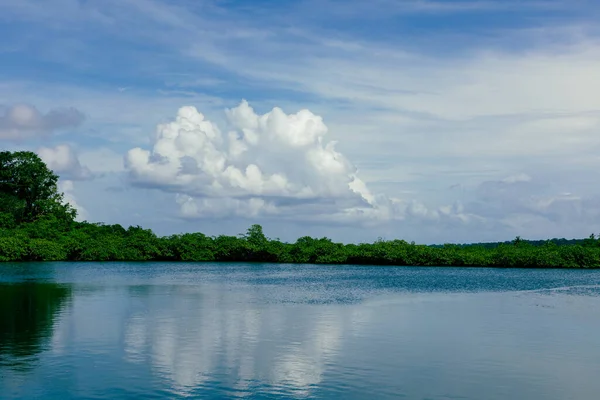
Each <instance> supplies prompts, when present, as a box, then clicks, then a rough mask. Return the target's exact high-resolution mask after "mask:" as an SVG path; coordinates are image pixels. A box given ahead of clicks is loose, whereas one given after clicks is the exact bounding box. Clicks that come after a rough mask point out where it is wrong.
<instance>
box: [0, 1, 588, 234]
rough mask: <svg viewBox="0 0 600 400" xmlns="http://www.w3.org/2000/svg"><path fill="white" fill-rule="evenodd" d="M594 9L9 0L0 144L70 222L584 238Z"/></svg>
mask: <svg viewBox="0 0 600 400" xmlns="http://www.w3.org/2000/svg"><path fill="white" fill-rule="evenodd" d="M598 17H600V5H599V4H597V3H596V2H594V1H585V0H579V1H577V0H576V1H569V2H567V1H559V0H551V1H535V0H532V1H516V0H507V1H494V0H488V1H483V0H482V1H479V0H477V1H447V0H446V1H424V0H420V1H419V0H414V1H413V0H404V1H403V0H398V1H392V0H376V1H369V2H365V1H352V0H351V1H333V0H321V1H316V0H305V1H288V2H276V1H253V2H244V1H219V0H212V1H200V0H197V1H184V0H180V1H170V2H166V1H158V0H120V1H113V0H105V1H93V0H86V1H82V0H48V1H43V2H41V1H36V0H18V1H17V0H0V36H1V37H2V38H3V40H2V41H1V42H0V57H1V60H2V62H1V63H0V144H1V145H2V147H4V148H7V149H10V150H16V149H28V150H33V151H37V152H38V153H39V154H40V155H41V156H42V157H43V158H44V159H45V160H46V161H47V162H48V164H49V165H50V166H51V167H52V168H54V169H55V170H56V171H57V173H59V175H60V176H61V188H62V189H63V190H64V191H65V193H66V197H67V198H68V199H69V201H71V202H73V204H75V205H76V206H77V207H78V209H79V210H80V216H81V218H83V219H88V220H92V221H105V222H107V223H121V224H124V225H128V224H140V225H143V226H147V227H151V228H152V229H154V230H156V231H157V232H158V233H160V234H170V233H175V232H184V231H203V232H205V233H207V234H221V233H226V234H236V233H239V232H243V231H244V230H245V229H246V227H247V226H249V225H250V224H252V223H261V224H262V225H264V227H265V230H266V232H267V234H268V235H269V236H272V237H280V238H282V239H285V240H294V239H295V238H296V237H298V236H302V235H312V236H329V237H332V238H334V239H336V240H343V241H372V240H375V239H376V238H378V237H385V238H404V239H407V240H415V241H418V242H424V243H434V242H435V243H439V242H465V241H480V240H505V239H511V238H513V237H514V236H516V235H521V236H523V237H528V238H547V237H555V236H556V237H582V236H588V235H589V234H590V233H592V232H596V233H598V232H599V231H600V190H598V189H596V186H597V185H596V183H595V182H596V181H597V177H596V172H595V171H597V169H598V166H600V165H599V164H600V158H599V156H598V154H599V150H600V137H599V135H598V133H599V131H600V130H599V127H600V97H598V93H600V42H599V41H598V38H599V33H600V32H598V28H597V24H596V23H595V21H597V20H598ZM227 110H229V111H227ZM302 110H305V111H302Z"/></svg>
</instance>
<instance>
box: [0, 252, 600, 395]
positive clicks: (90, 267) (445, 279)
mask: <svg viewBox="0 0 600 400" xmlns="http://www.w3.org/2000/svg"><path fill="white" fill-rule="evenodd" d="M599 376H600V271H584V270H581V271H574V270H508V269H507V270H503V269H474V268H471V269H470V268H404V267H362V266H361V267H358V266H299V265H295V266H294V265H259V264H254V265H252V264H245V265H244V264H164V263H163V264H161V263H127V264H122V263H81V264H76V263H71V264H67V263H44V264H0V398H6V399H12V398H27V399H29V398H31V399H33V398H48V399H68V398H89V399H120V398H132V399H133V398H184V397H186V398H203V399H211V398H236V397H239V398H244V397H245V398H256V399H260V398H264V399H269V398H319V399H327V398H334V399H339V398H343V399H385V398H406V399H432V400H433V399H561V400H564V399H578V400H580V399H597V398H599V396H600V379H599V378H598V377H599Z"/></svg>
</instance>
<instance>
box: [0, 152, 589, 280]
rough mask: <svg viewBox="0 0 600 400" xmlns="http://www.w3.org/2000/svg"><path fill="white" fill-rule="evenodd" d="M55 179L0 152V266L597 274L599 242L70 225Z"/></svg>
mask: <svg viewBox="0 0 600 400" xmlns="http://www.w3.org/2000/svg"><path fill="white" fill-rule="evenodd" d="M57 180H58V177H57V176H56V175H55V174H54V173H53V172H52V171H50V170H49V169H48V168H47V167H46V165H45V164H44V163H43V162H42V161H41V160H40V159H39V157H38V156H37V155H35V154H34V153H31V152H15V153H11V152H0V261H61V260H69V261H150V260H161V261H256V262H280V263H325V264H375V265H431V266H449V265H454V266H494V267H550V268H560V267H564V268H598V267H600V240H599V239H596V238H595V237H594V236H593V235H592V236H590V238H588V239H583V240H576V241H568V240H566V239H554V240H549V241H544V242H541V241H538V242H528V241H525V240H522V239H520V238H518V237H517V238H516V239H515V240H513V241H512V242H506V243H494V244H475V245H450V244H446V245H440V246H426V245H417V244H414V243H407V242H405V241H404V240H391V241H385V240H378V241H376V242H375V243H371V244H342V243H335V242H333V241H332V240H330V239H328V238H321V239H314V238H311V237H302V238H300V239H298V240H297V241H296V242H295V243H284V242H281V241H279V240H273V239H268V238H267V237H266V236H265V235H264V233H263V230H262V227H261V226H260V225H252V226H251V227H250V228H249V229H248V231H247V232H246V234H244V235H240V236H224V235H221V236H216V237H209V236H206V235H204V234H202V233H185V234H179V235H172V236H168V237H159V236H157V235H156V234H154V233H153V232H152V231H151V230H149V229H143V228H141V227H139V226H135V227H133V226H132V227H129V228H124V227H122V226H120V225H105V224H102V223H89V222H77V221H75V220H74V218H75V216H76V213H75V211H74V210H73V209H72V208H71V207H70V206H69V205H68V204H65V203H64V200H63V197H62V195H61V194H60V193H59V192H58V189H57Z"/></svg>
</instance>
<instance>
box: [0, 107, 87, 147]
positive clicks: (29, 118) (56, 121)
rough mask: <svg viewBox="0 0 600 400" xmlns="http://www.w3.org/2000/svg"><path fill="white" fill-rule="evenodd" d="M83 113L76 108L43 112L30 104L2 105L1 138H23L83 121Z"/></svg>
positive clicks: (71, 126) (0, 112)
mask: <svg viewBox="0 0 600 400" xmlns="http://www.w3.org/2000/svg"><path fill="white" fill-rule="evenodd" d="M83 119H84V116H83V114H82V113H81V112H80V111H78V110H77V109H75V108H62V109H52V110H50V111H48V112H47V113H46V114H42V113H41V112H40V111H38V109H37V108H35V107H33V106H31V105H28V104H16V105H12V106H8V107H6V106H5V107H1V106H0V139H5V140H15V141H16V140H22V139H27V138H31V137H34V136H38V135H44V134H47V133H50V132H52V131H55V130H58V129H64V128H73V127H76V126H78V125H79V124H81V123H82V122H83Z"/></svg>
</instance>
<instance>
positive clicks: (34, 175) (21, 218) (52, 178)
mask: <svg viewBox="0 0 600 400" xmlns="http://www.w3.org/2000/svg"><path fill="white" fill-rule="evenodd" d="M57 182H58V176H57V175H56V174H54V173H53V172H52V171H51V170H50V169H48V167H47V166H46V164H44V162H43V161H42V160H41V159H40V158H39V157H38V155H37V154H35V153H33V152H30V151H17V152H14V153H13V152H9V151H3V152H0V213H2V214H10V215H12V218H7V217H6V216H5V217H4V218H1V220H2V223H6V222H7V221H8V222H9V223H10V221H14V223H16V224H19V223H23V222H32V221H34V220H36V219H37V218H38V217H40V216H44V215H52V216H54V217H55V218H57V219H63V220H73V219H74V218H75V211H74V210H73V209H72V207H70V206H69V205H68V204H64V203H63V195H62V194H61V193H59V192H58V188H57Z"/></svg>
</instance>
